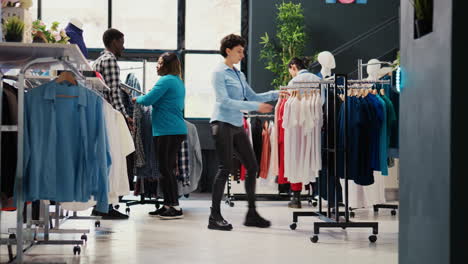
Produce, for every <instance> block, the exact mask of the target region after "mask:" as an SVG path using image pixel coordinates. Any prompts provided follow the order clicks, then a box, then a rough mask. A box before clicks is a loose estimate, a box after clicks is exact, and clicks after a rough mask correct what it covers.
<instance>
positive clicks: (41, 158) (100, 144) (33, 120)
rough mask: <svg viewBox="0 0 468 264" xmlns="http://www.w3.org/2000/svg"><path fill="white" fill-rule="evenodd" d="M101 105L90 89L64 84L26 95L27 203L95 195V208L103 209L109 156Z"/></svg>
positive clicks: (38, 88) (84, 200)
mask: <svg viewBox="0 0 468 264" xmlns="http://www.w3.org/2000/svg"><path fill="white" fill-rule="evenodd" d="M57 95H67V96H73V97H66V98H64V97H57ZM102 104H103V100H102V98H101V97H99V96H98V95H97V94H96V93H95V92H93V91H91V90H89V89H87V88H84V87H81V86H74V85H71V84H69V83H67V82H62V83H56V82H55V81H52V82H49V83H46V84H44V85H41V86H39V87H36V88H34V89H32V90H31V91H29V92H28V93H26V94H25V128H24V139H25V140H24V197H25V200H26V201H35V200H53V201H57V202H72V201H79V202H87V201H88V200H90V198H91V196H94V197H95V199H96V201H97V206H96V209H97V210H98V211H101V212H107V211H108V209H109V206H108V185H109V177H108V174H109V167H110V165H111V158H110V157H111V155H110V150H109V143H108V138H107V131H106V123H105V118H104V114H103V105H102Z"/></svg>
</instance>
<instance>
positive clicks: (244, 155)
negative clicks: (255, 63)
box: [208, 34, 278, 231]
mask: <svg viewBox="0 0 468 264" xmlns="http://www.w3.org/2000/svg"><path fill="white" fill-rule="evenodd" d="M245 45H246V41H245V39H244V38H242V37H241V36H238V35H234V34H231V35H228V36H226V37H224V38H223V39H222V40H221V49H220V51H221V55H222V56H223V57H224V58H225V60H224V62H223V63H221V64H220V65H219V66H218V67H216V69H215V71H214V73H213V79H212V85H213V88H214V91H215V94H216V103H215V107H214V111H213V115H212V117H211V121H210V123H211V129H212V134H213V138H214V140H215V144H216V155H217V156H218V160H219V168H218V172H217V174H216V177H215V181H214V185H213V197H212V198H213V199H212V207H211V214H210V217H209V220H208V228H209V229H216V230H225V231H230V230H232V225H231V224H230V223H228V222H227V221H226V220H224V218H223V217H222V215H221V208H220V207H221V206H220V205H221V198H222V196H223V192H224V188H225V185H226V181H227V178H228V177H229V173H230V171H231V169H232V167H233V163H232V158H233V154H234V155H235V156H236V157H237V158H238V159H239V160H240V161H241V162H242V164H243V165H244V166H245V167H246V169H247V178H246V180H245V190H246V193H247V200H248V204H249V211H248V213H247V216H246V219H245V222H244V225H246V226H255V227H269V226H270V221H268V220H265V219H264V218H262V217H261V216H260V215H259V214H258V213H257V211H256V209H255V183H256V177H257V172H258V164H257V159H256V158H255V154H254V151H253V148H252V145H251V144H250V141H249V139H248V137H247V134H246V133H245V131H244V128H243V127H242V124H243V120H242V118H243V113H242V112H245V111H258V112H260V113H270V112H271V111H272V110H273V106H272V105H270V104H266V103H263V102H269V101H275V100H277V99H278V92H277V91H270V92H267V93H262V94H256V93H255V92H254V91H253V90H252V88H251V87H250V85H249V84H248V83H247V80H246V78H245V76H244V74H243V73H242V72H240V71H239V70H237V69H236V68H235V67H234V64H237V63H239V62H240V61H241V60H242V59H243V58H244V47H245Z"/></svg>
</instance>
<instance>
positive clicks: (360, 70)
mask: <svg viewBox="0 0 468 264" xmlns="http://www.w3.org/2000/svg"><path fill="white" fill-rule="evenodd" d="M367 65H388V66H395V64H394V63H392V62H388V61H381V62H378V63H370V64H364V63H362V59H358V78H359V79H360V80H361V79H362V78H363V76H362V75H363V68H364V66H367ZM373 209H374V212H376V213H377V212H378V211H379V209H391V211H390V213H391V215H393V216H395V215H396V214H397V211H396V210H398V205H397V204H374V205H373ZM352 216H354V213H353V214H352Z"/></svg>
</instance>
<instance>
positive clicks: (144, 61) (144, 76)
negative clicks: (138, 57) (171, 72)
mask: <svg viewBox="0 0 468 264" xmlns="http://www.w3.org/2000/svg"><path fill="white" fill-rule="evenodd" d="M147 62H148V60H146V59H144V60H143V66H142V67H128V68H122V69H120V71H132V70H140V69H142V70H143V91H146V63H147Z"/></svg>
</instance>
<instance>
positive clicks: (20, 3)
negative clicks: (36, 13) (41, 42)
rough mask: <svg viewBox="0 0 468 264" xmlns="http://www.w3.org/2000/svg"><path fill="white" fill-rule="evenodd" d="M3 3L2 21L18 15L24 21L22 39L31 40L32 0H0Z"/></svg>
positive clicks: (27, 41) (24, 40)
mask: <svg viewBox="0 0 468 264" xmlns="http://www.w3.org/2000/svg"><path fill="white" fill-rule="evenodd" d="M0 1H1V4H2V9H1V12H2V16H1V17H2V23H3V24H4V23H5V21H6V20H8V19H9V18H11V17H18V18H19V19H20V20H21V21H23V23H24V29H23V37H22V39H23V40H22V41H23V42H26V43H29V42H31V26H32V14H31V10H30V8H31V7H32V5H33V2H32V0H0Z"/></svg>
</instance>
